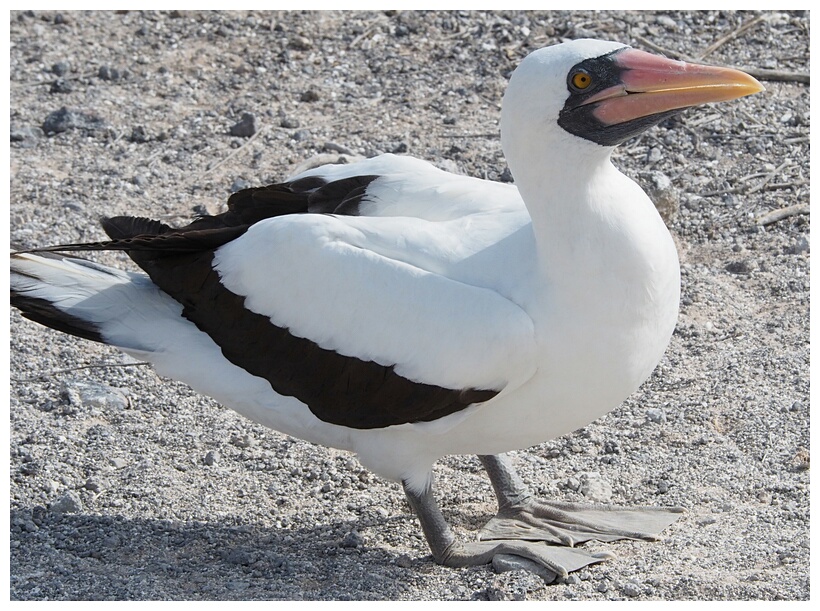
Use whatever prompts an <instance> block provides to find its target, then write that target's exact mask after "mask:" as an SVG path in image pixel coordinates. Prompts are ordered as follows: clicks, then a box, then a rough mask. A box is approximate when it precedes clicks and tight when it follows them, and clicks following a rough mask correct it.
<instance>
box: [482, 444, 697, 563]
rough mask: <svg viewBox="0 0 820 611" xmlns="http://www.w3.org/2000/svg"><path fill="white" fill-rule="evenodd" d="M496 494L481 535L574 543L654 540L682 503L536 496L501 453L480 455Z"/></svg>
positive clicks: (487, 537)
mask: <svg viewBox="0 0 820 611" xmlns="http://www.w3.org/2000/svg"><path fill="white" fill-rule="evenodd" d="M479 459H480V460H481V464H482V465H484V468H485V469H486V471H487V474H488V475H489V476H490V482H492V485H493V490H495V495H496V497H497V498H498V514H497V515H496V516H495V517H494V518H493V519H492V520H490V521H489V522H488V523H487V525H486V526H485V527H484V528H483V529H482V530H481V535H480V537H481V540H482V541H485V540H486V541H492V540H496V539H499V540H511V539H512V540H515V539H523V540H526V541H545V542H547V543H548V544H550V545H563V546H568V547H572V546H574V545H576V544H578V543H583V542H585V541H593V540H594V541H616V540H618V539H639V540H644V541H655V540H657V538H658V534H659V533H660V532H661V531H662V530H663V529H664V528H666V527H667V526H669V525H670V524H672V522H674V521H675V520H677V519H678V517H680V514H681V513H682V512H683V509H681V508H680V507H668V508H666V507H615V506H611V505H581V504H575V503H560V502H554V501H537V500H535V499H533V498H532V495H531V494H530V493H529V491H528V490H527V488H526V486H525V485H524V483H523V482H522V481H521V478H519V477H518V474H517V473H516V471H515V469H514V467H513V466H512V463H511V462H510V458H509V457H508V456H506V455H504V454H499V455H496V456H489V455H488V456H479Z"/></svg>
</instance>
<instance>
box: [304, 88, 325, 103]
mask: <svg viewBox="0 0 820 611" xmlns="http://www.w3.org/2000/svg"><path fill="white" fill-rule="evenodd" d="M319 98H320V96H319V92H318V91H316V90H315V89H308V90H307V91H305V92H304V93H302V95H301V96H300V97H299V101H300V102H318V101H319Z"/></svg>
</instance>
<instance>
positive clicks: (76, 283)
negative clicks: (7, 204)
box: [10, 253, 181, 351]
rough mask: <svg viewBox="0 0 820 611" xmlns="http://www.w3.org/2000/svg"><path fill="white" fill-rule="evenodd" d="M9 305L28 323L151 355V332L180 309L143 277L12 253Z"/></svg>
mask: <svg viewBox="0 0 820 611" xmlns="http://www.w3.org/2000/svg"><path fill="white" fill-rule="evenodd" d="M10 279H11V304H12V305H13V306H14V307H16V308H18V309H19V310H20V312H21V313H22V315H23V316H24V317H25V318H28V319H29V320H32V321H34V322H37V323H40V324H42V325H45V326H47V327H51V328H52V329H56V330H58V331H62V332H64V333H69V334H71V335H76V336H78V337H82V338H85V339H89V340H93V341H97V342H102V343H105V344H111V345H114V346H118V347H120V348H124V349H132V350H141V351H143V350H144V351H154V350H156V349H158V348H159V347H160V346H161V344H162V336H161V335H160V334H158V333H156V332H154V329H152V328H151V325H152V323H153V325H154V326H155V327H161V326H162V321H168V322H170V321H172V320H176V319H178V318H179V313H180V311H181V306H179V304H178V303H177V302H175V301H174V300H173V299H171V298H170V297H169V296H168V295H166V294H164V293H162V292H161V291H160V290H159V289H158V288H157V287H156V286H155V285H154V284H153V283H152V282H151V281H150V280H149V279H148V278H147V277H146V276H144V275H143V274H135V273H129V272H123V271H120V270H117V269H114V268H111V267H106V266H104V265H100V264H97V263H94V262H93V261H88V260H86V259H81V258H78V257H73V256H69V255H57V254H52V253H13V254H12V255H11V277H10Z"/></svg>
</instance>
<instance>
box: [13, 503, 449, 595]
mask: <svg viewBox="0 0 820 611" xmlns="http://www.w3.org/2000/svg"><path fill="white" fill-rule="evenodd" d="M407 520H415V518H414V516H412V515H410V514H407V515H401V516H395V517H389V518H384V520H383V521H382V522H380V523H378V524H371V523H370V522H368V523H367V524H366V525H364V526H366V527H367V526H371V525H372V526H373V527H374V528H375V529H377V530H379V532H382V531H384V530H387V531H390V530H391V526H394V527H396V528H402V527H403V526H404V525H403V524H402V522H404V521H407ZM10 521H11V525H12V528H11V550H10V586H11V587H10V593H11V599H12V600H69V599H70V600H259V599H287V600H345V599H347V600H395V599H402V598H405V599H406V598H408V596H412V592H413V591H414V590H415V591H423V590H424V581H425V579H427V578H429V573H430V572H431V571H433V570H435V569H436V565H435V564H434V562H433V560H432V557H431V556H430V555H429V552H428V551H427V547H426V543H424V541H423V540H421V541H418V542H417V543H418V545H416V546H415V549H414V551H417V553H413V554H404V553H399V552H394V551H391V550H389V549H387V548H388V547H389V546H384V545H382V543H381V542H380V541H376V542H374V545H372V546H371V545H369V544H368V543H367V541H366V540H365V539H364V538H363V537H361V535H359V534H358V531H359V530H362V526H363V524H362V523H360V521H359V520H338V521H335V522H333V523H329V524H328V523H326V524H322V525H317V526H316V527H314V528H287V529H278V528H271V527H266V526H265V527H263V526H253V525H240V526H234V525H221V524H219V523H217V522H208V523H203V522H179V521H172V520H156V519H133V518H126V517H123V516H111V515H92V514H67V513H62V514H61V513H55V512H51V511H48V510H46V509H45V508H43V507H39V506H37V507H25V508H17V509H13V510H12V511H11V514H10ZM391 523H394V524H391Z"/></svg>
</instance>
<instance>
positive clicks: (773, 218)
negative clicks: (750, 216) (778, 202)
mask: <svg viewBox="0 0 820 611" xmlns="http://www.w3.org/2000/svg"><path fill="white" fill-rule="evenodd" d="M797 214H809V204H795V205H793V206H786V207H785V208H778V209H777V210H772V211H771V212H767V213H766V214H762V215H760V216H759V217H757V219H756V220H755V223H757V224H758V225H771V224H772V223H776V222H777V221H782V220H783V219H785V218H788V217H790V216H795V215H797Z"/></svg>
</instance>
